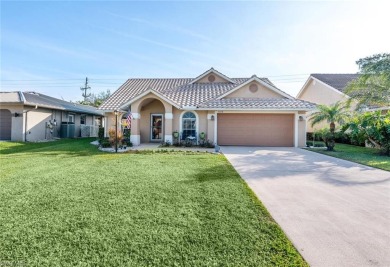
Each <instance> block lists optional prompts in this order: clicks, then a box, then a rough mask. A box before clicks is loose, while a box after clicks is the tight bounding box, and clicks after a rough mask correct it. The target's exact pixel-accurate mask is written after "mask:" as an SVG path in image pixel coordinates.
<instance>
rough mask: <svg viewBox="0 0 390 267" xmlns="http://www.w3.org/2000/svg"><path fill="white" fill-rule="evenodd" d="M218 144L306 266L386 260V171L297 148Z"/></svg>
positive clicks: (389, 218)
mask: <svg viewBox="0 0 390 267" xmlns="http://www.w3.org/2000/svg"><path fill="white" fill-rule="evenodd" d="M221 150H222V152H223V153H224V154H225V156H226V157H227V159H228V160H229V161H230V162H231V164H232V165H233V166H234V167H235V169H236V170H237V171H238V173H239V174H240V175H241V177H242V178H243V179H244V180H245V181H246V182H247V183H248V185H249V186H250V187H251V188H252V190H253V191H254V192H255V193H256V195H257V196H258V197H259V199H260V200H261V201H262V202H263V204H264V205H265V206H266V207H267V209H268V211H269V212H270V213H271V215H272V216H273V218H274V219H275V220H276V221H277V222H278V224H279V225H280V226H281V227H282V229H283V230H284V231H285V233H286V234H287V236H288V237H289V238H290V240H291V241H292V242H293V243H294V245H295V247H296V248H297V249H298V250H299V252H300V253H301V254H302V255H303V257H304V258H305V259H306V261H307V262H308V263H309V264H310V265H311V266H326V267H330V266H390V172H387V171H381V170H378V169H374V168H370V167H366V166H363V165H360V164H356V163H352V162H348V161H344V160H340V159H336V158H332V157H328V156H325V155H321V154H318V153H314V152H310V151H306V150H303V149H299V148H264V147H263V148H255V147H221ZM384 160H385V159H384Z"/></svg>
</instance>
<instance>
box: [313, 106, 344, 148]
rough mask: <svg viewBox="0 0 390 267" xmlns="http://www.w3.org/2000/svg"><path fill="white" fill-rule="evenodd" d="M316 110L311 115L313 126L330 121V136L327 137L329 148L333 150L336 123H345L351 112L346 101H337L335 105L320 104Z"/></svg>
mask: <svg viewBox="0 0 390 267" xmlns="http://www.w3.org/2000/svg"><path fill="white" fill-rule="evenodd" d="M317 110H318V111H316V112H314V113H313V114H312V115H311V118H310V120H311V122H312V123H311V126H312V127H313V126H314V125H316V124H318V123H321V122H323V121H326V122H328V123H329V132H330V134H329V136H328V138H327V142H326V143H327V145H326V147H327V150H329V151H333V150H334V146H335V141H334V140H335V129H336V123H338V124H343V123H344V122H345V120H346V119H347V118H348V116H349V114H348V111H346V106H345V104H344V103H341V102H337V103H335V104H333V105H330V106H327V105H318V106H317Z"/></svg>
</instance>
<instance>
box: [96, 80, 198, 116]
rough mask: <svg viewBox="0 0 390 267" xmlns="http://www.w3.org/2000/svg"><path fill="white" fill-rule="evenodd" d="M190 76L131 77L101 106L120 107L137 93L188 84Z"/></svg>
mask: <svg viewBox="0 0 390 267" xmlns="http://www.w3.org/2000/svg"><path fill="white" fill-rule="evenodd" d="M191 81H192V79H190V78H187V79H186V78H183V79H129V80H127V81H126V82H125V83H124V84H122V85H121V86H120V87H119V89H118V90H116V91H115V92H114V93H113V94H112V95H111V96H110V97H109V98H108V99H107V100H106V101H105V102H104V103H103V104H102V105H101V106H100V107H99V109H103V110H114V109H119V108H120V106H122V105H123V104H125V103H126V102H128V101H130V100H131V99H132V98H134V97H136V96H137V95H139V94H141V93H143V92H145V91H147V90H148V89H154V90H156V91H158V92H162V91H165V90H168V89H171V88H176V87H178V86H181V85H184V84H188V83H189V82H191Z"/></svg>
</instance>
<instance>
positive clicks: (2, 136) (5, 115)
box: [0, 109, 12, 140]
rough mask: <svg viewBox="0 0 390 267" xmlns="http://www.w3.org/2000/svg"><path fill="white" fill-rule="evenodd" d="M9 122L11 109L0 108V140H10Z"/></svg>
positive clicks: (10, 120)
mask: <svg viewBox="0 0 390 267" xmlns="http://www.w3.org/2000/svg"><path fill="white" fill-rule="evenodd" d="M11 123H12V115H11V111H9V110H8V109H0V140H11Z"/></svg>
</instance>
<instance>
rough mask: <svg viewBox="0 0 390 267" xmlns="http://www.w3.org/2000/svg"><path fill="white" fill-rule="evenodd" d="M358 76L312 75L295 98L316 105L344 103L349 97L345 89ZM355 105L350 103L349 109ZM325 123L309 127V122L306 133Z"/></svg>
mask: <svg viewBox="0 0 390 267" xmlns="http://www.w3.org/2000/svg"><path fill="white" fill-rule="evenodd" d="M359 76H360V74H356V73H355V74H351V73H349V74H324V73H314V74H311V75H310V76H309V78H308V79H307V81H306V83H305V84H304V85H303V87H302V89H301V90H300V91H299V93H298V95H297V98H298V99H302V100H305V101H310V102H313V103H316V104H322V105H331V104H334V103H336V102H338V101H341V102H343V101H346V100H348V99H349V98H350V97H349V96H348V95H347V94H346V93H345V89H346V87H347V85H348V83H350V82H351V81H353V80H355V79H357V78H359ZM354 107H355V105H354V103H352V105H351V109H354ZM368 110H384V111H385V110H389V107H369V108H368ZM324 126H327V125H325V123H320V124H318V125H317V126H315V127H311V123H310V120H309V121H308V125H307V132H313V131H315V130H317V129H320V128H323V127H324Z"/></svg>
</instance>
